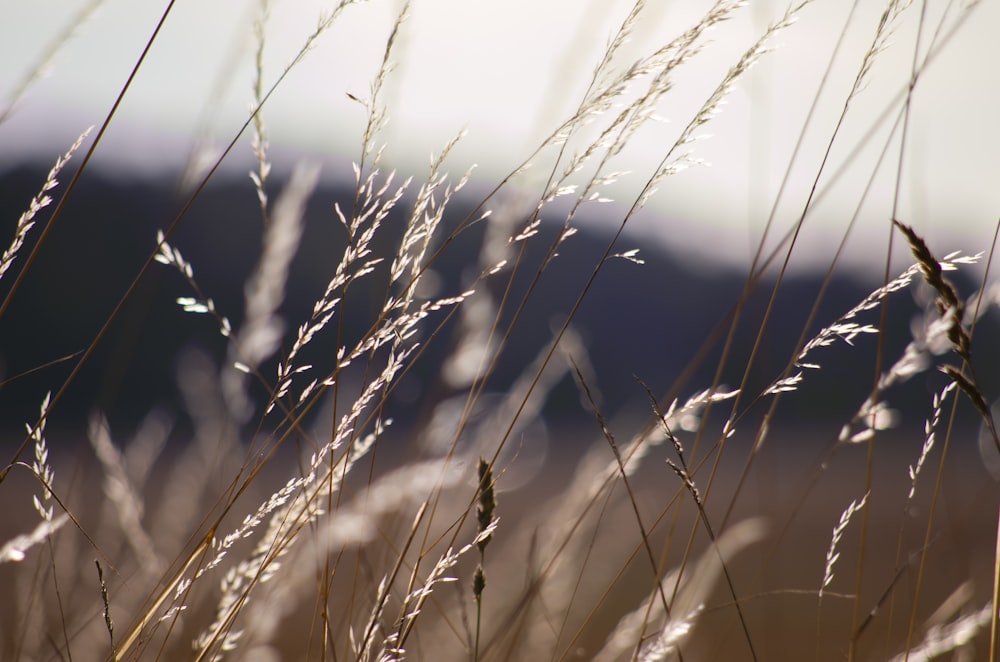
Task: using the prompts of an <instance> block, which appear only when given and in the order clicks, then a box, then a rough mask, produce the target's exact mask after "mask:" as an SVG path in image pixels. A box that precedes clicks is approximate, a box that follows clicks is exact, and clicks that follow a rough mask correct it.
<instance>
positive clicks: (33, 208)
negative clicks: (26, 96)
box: [0, 119, 93, 278]
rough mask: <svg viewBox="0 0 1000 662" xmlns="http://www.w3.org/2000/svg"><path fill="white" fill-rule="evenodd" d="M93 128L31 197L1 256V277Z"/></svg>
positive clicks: (66, 154) (70, 150)
mask: <svg viewBox="0 0 1000 662" xmlns="http://www.w3.org/2000/svg"><path fill="white" fill-rule="evenodd" d="M0 122H2V119H0ZM92 129H93V127H90V128H88V129H87V130H86V131H84V132H83V133H81V134H80V137H79V138H77V139H76V142H74V143H73V144H72V145H71V146H70V148H69V149H68V150H66V153H65V154H63V155H62V156H61V157H59V158H58V159H56V162H55V165H53V166H52V169H51V170H49V174H48V176H47V177H46V178H45V182H44V183H43V184H42V189H41V190H40V191H39V192H38V194H37V195H35V197H33V198H32V199H31V202H30V203H28V209H27V210H26V211H25V212H24V213H23V214H21V217H20V218H18V219H17V226H16V227H15V228H14V238H13V240H11V242H10V246H8V247H7V249H6V250H5V251H4V252H3V255H2V256H0V278H3V276H4V274H5V273H7V270H8V269H10V266H11V265H12V264H13V263H14V258H16V257H17V253H18V251H19V250H21V246H23V245H24V240H25V238H27V236H28V232H30V231H31V228H33V227H34V226H35V221H34V218H35V216H37V215H38V212H40V211H41V210H42V209H44V208H45V207H48V206H49V205H50V204H52V197H51V196H49V191H51V190H52V189H54V188H55V187H56V186H58V185H59V180H58V179H57V178H58V176H59V172H60V171H61V170H62V169H63V167H64V166H65V165H66V164H67V163H68V162H69V160H70V159H71V158H73V155H74V154H75V153H76V151H77V150H78V149H80V145H82V144H83V141H84V140H85V139H86V138H87V136H88V135H90V132H91V130H92Z"/></svg>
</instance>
